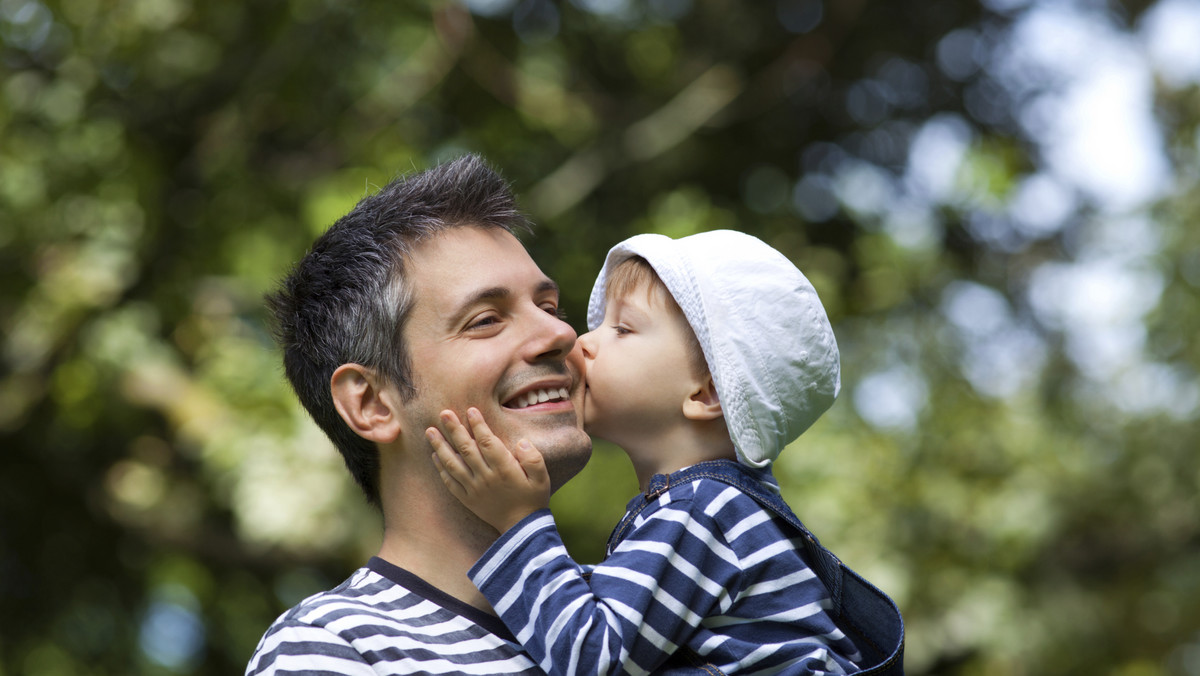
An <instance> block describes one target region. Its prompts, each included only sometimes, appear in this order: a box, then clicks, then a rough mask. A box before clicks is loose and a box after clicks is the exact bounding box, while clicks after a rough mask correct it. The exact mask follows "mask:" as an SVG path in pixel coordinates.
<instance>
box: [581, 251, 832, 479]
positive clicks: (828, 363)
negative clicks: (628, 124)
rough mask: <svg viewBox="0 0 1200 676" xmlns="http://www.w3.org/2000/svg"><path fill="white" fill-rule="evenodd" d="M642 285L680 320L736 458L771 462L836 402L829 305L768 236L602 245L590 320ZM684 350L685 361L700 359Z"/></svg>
mask: <svg viewBox="0 0 1200 676" xmlns="http://www.w3.org/2000/svg"><path fill="white" fill-rule="evenodd" d="M630 259H633V260H634V261H635V262H634V263H633V264H629V263H626V261H628V260H630ZM638 259H641V260H642V261H644V263H636V261H637V260H638ZM643 287H645V288H646V289H647V291H646V293H650V294H651V296H649V298H650V299H653V298H654V295H653V294H655V293H658V294H660V295H661V297H662V298H663V299H665V300H664V301H663V307H664V308H665V309H668V310H671V309H674V308H678V312H679V313H681V314H682V316H683V318H684V319H685V320H686V322H687V325H688V327H689V328H690V329H691V330H690V331H687V332H686V334H687V335H688V336H689V337H690V339H691V340H693V341H694V344H697V345H699V348H700V352H701V354H702V355H703V363H704V364H705V365H706V370H707V371H708V373H711V375H712V380H713V382H714V383H715V386H716V390H717V394H718V395H719V399H720V403H721V407H722V409H723V412H724V416H725V422H726V425H727V426H728V429H729V434H730V437H731V438H732V439H733V442H734V446H735V447H736V450H737V456H738V459H739V460H740V461H741V462H743V463H745V464H747V465H750V466H753V467H763V466H766V465H768V464H769V463H770V462H771V461H773V460H774V459H775V458H776V457H777V456H778V455H779V452H780V451H781V450H782V449H783V447H784V446H786V445H787V444H788V443H791V442H792V441H793V440H795V439H796V438H797V437H798V436H800V434H801V433H802V432H804V430H806V429H808V427H809V426H810V425H812V423H813V422H815V421H816V419H817V418H818V417H820V416H821V414H822V413H824V412H825V411H826V410H827V409H828V408H829V407H830V406H831V405H832V404H833V401H834V399H835V398H836V397H837V394H838V392H839V390H840V388H841V372H840V364H839V356H838V348H837V342H836V340H835V339H834V336H833V329H832V327H831V326H830V324H829V319H828V317H827V316H826V314H825V309H824V307H822V305H821V302H820V299H819V298H817V294H816V291H815V290H814V289H813V287H812V284H810V283H809V281H808V279H806V278H805V277H804V275H803V274H802V273H801V272H800V270H798V269H797V268H796V266H795V265H793V264H792V263H791V261H789V260H788V259H787V258H786V257H784V256H783V255H782V254H780V253H779V252H778V251H776V250H775V249H772V248H771V247H770V246H768V245H767V244H766V243H764V242H762V241H761V240H759V239H757V238H755V237H752V236H750V235H747V234H744V233H740V232H735V231H730V230H716V231H712V232H705V233H700V234H697V235H691V236H689V237H683V238H680V239H677V240H673V239H670V238H669V237H666V236H663V235H653V234H646V235H637V236H635V237H631V238H630V239H627V240H625V241H624V242H621V243H620V244H617V245H616V246H614V247H613V248H612V249H611V250H610V251H609V252H608V257H607V259H606V260H605V264H604V268H603V270H601V272H600V275H599V276H598V278H597V279H596V284H595V286H594V287H593V288H592V295H591V299H590V302H589V305H588V327H589V328H590V329H592V330H595V329H596V328H597V327H599V326H601V325H602V324H603V323H604V322H605V315H606V310H608V309H609V308H608V304H609V303H613V302H615V301H619V300H621V299H624V298H627V297H628V294H629V293H631V292H634V293H636V291H635V290H636V289H641V288H643ZM656 290H657V291H656ZM685 344H686V341H685ZM682 357H683V358H684V360H685V363H687V364H688V366H687V367H686V368H692V367H693V366H698V365H699V361H698V360H695V359H694V358H688V357H687V355H686V353H685V354H684V355H682ZM646 376H647V378H648V376H649V374H646ZM590 377H591V376H590V374H589V378H590ZM638 386H639V387H640V386H641V385H638ZM630 387H631V391H635V390H634V386H633V385H630Z"/></svg>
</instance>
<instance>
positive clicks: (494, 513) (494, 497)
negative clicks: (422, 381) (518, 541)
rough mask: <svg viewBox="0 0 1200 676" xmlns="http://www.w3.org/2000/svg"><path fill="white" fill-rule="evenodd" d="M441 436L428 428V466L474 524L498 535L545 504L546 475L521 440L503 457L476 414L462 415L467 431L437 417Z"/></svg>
mask: <svg viewBox="0 0 1200 676" xmlns="http://www.w3.org/2000/svg"><path fill="white" fill-rule="evenodd" d="M441 423H442V427H443V428H444V429H445V432H443V431H442V430H439V429H437V428H436V427H430V428H429V429H427V430H425V436H426V437H427V438H428V439H429V442H430V444H432V445H433V450H434V453H433V462H434V464H435V465H436V466H437V468H438V471H439V473H440V474H441V477H442V482H443V483H445V484H446V488H448V489H449V490H450V492H451V493H452V494H453V495H454V497H456V498H458V499H459V501H460V502H462V503H463V504H464V505H466V506H467V508H468V509H470V510H471V511H472V512H474V513H475V515H476V516H478V517H479V518H480V519H482V520H484V521H486V522H487V523H488V524H490V525H491V526H492V527H493V528H495V529H496V530H497V531H499V532H501V533H503V532H505V531H507V530H508V529H509V528H511V527H512V526H514V525H515V524H516V523H517V522H519V521H521V519H524V518H525V517H527V516H529V515H530V514H532V513H533V512H535V511H537V510H539V509H544V508H546V507H547V506H549V504H550V475H549V473H548V472H547V470H546V462H545V460H544V459H543V458H542V454H541V453H540V452H539V451H538V450H537V449H536V448H534V447H533V445H532V444H530V443H529V442H528V441H526V440H524V439H522V440H521V441H519V442H518V443H517V446H516V448H515V449H514V450H513V451H512V452H509V450H508V447H507V446H505V445H504V442H502V441H500V439H499V438H498V437H497V436H496V435H494V434H492V430H491V429H490V428H489V427H488V426H487V423H486V422H484V420H483V415H482V414H480V412H479V410H478V409H475V408H469V409H467V423H468V425H470V429H468V428H467V427H466V426H464V425H463V424H462V423H461V422H459V420H458V416H456V415H455V414H454V412H453V411H442V414H441Z"/></svg>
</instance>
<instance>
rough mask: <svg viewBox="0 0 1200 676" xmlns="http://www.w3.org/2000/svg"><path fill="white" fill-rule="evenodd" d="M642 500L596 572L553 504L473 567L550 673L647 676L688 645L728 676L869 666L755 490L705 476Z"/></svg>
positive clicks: (485, 590)
mask: <svg viewBox="0 0 1200 676" xmlns="http://www.w3.org/2000/svg"><path fill="white" fill-rule="evenodd" d="M768 485H771V486H772V487H773V488H774V490H776V491H777V490H778V488H777V487H776V486H775V485H774V484H773V479H772V480H771V481H770V482H768ZM629 508H630V511H629V512H628V513H627V514H626V517H625V518H624V519H622V526H625V525H626V522H628V524H627V525H628V529H627V531H626V533H625V534H624V535H622V536H621V537H619V538H618V539H617V541H616V542H614V543H610V547H609V552H608V555H607V557H606V558H605V560H604V562H603V563H601V564H599V565H597V566H595V567H594V568H592V569H591V570H590V577H589V576H588V575H586V574H585V573H587V572H588V571H587V570H586V569H585V568H584V567H581V566H579V565H578V564H576V563H575V562H574V561H573V560H571V558H570V557H569V555H568V553H567V551H566V549H565V548H564V547H563V543H562V540H561V538H560V537H559V534H558V531H557V529H556V528H555V525H554V519H553V517H552V516H551V515H550V512H549V511H548V510H541V511H538V512H535V513H534V514H531V515H530V516H529V517H527V518H526V519H524V520H523V521H521V522H520V523H519V524H517V525H516V526H514V527H513V528H511V529H509V531H508V532H506V533H505V534H504V535H503V536H501V538H500V540H498V541H497V542H496V543H495V544H494V545H493V546H492V547H491V548H490V549H489V550H488V552H487V553H486V554H485V555H484V557H483V558H481V559H480V560H479V561H478V562H477V563H476V564H475V566H474V567H473V568H472V569H471V572H470V576H471V579H472V581H474V582H475V584H476V586H477V587H479V589H480V590H481V591H482V592H483V594H484V596H486V597H487V599H488V600H489V601H490V602H491V603H492V606H493V607H494V608H495V609H496V611H497V612H498V613H499V614H500V617H501V618H502V619H503V620H504V621H505V623H506V624H508V626H509V627H510V628H511V629H512V630H513V632H514V633H515V634H516V636H517V639H518V640H519V641H520V642H521V643H522V644H523V645H524V646H525V648H526V650H528V651H529V654H530V655H531V656H533V658H534V660H535V661H536V662H538V664H539V665H540V666H541V667H542V669H544V670H545V671H546V672H547V673H549V674H572V675H574V674H609V673H630V674H647V673H650V672H652V671H654V670H655V669H658V668H661V667H662V666H663V665H664V664H665V663H666V661H667V659H668V657H670V656H671V655H672V654H673V653H675V652H676V650H678V649H679V648H680V646H686V649H688V650H690V651H692V652H694V653H695V654H697V655H699V656H700V657H702V658H703V659H704V661H705V662H706V663H708V664H712V665H714V666H716V667H717V668H719V669H721V670H722V671H723V672H725V673H726V674H784V673H786V674H842V673H853V672H855V671H858V667H857V666H856V665H855V662H856V661H857V660H859V659H861V658H860V657H859V655H858V653H857V650H856V649H855V647H854V644H853V642H852V641H851V640H850V639H849V638H847V637H846V636H845V634H843V633H842V632H841V630H839V629H838V628H837V627H836V626H835V625H834V623H833V620H832V619H831V618H830V617H829V614H828V612H827V610H828V608H829V606H830V600H829V593H828V591H827V590H826V588H825V586H824V584H823V583H822V582H821V581H820V580H819V579H817V577H816V575H815V574H814V573H813V571H812V570H811V569H810V568H809V566H808V564H807V563H806V562H805V560H804V557H803V554H802V551H803V547H802V546H801V543H800V542H799V540H797V541H792V540H791V539H789V538H790V537H791V536H792V534H793V533H794V531H793V530H791V529H790V528H789V527H788V526H787V525H786V524H785V523H784V522H783V521H782V520H780V519H778V517H776V516H774V515H773V514H772V513H771V512H769V511H767V510H765V509H763V508H762V507H761V506H760V505H759V504H758V503H757V502H756V501H755V500H754V499H753V498H751V497H750V496H748V495H746V494H745V493H743V492H741V491H740V490H738V489H736V488H734V487H732V486H730V485H728V484H726V483H723V482H720V481H715V480H712V479H697V480H695V481H691V482H684V483H680V484H678V485H672V486H671V487H670V488H669V489H668V490H667V491H666V492H664V493H662V494H661V495H659V496H658V497H657V498H655V499H652V500H649V501H647V499H646V498H645V497H644V495H640V496H638V497H637V498H634V499H633V500H632V501H631V502H630V503H629ZM639 509H640V510H641V511H640V513H636V515H635V512H636V510H639ZM797 537H798V536H797Z"/></svg>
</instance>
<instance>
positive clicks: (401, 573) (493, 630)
mask: <svg viewBox="0 0 1200 676" xmlns="http://www.w3.org/2000/svg"><path fill="white" fill-rule="evenodd" d="M541 673H542V672H541V671H540V670H539V669H538V668H537V667H536V666H535V665H534V663H533V662H532V661H531V660H530V659H529V657H528V656H527V655H526V654H525V652H524V651H523V650H522V649H521V646H520V645H517V643H516V642H515V641H514V639H513V636H512V634H511V632H509V631H508V629H507V628H506V627H505V626H504V624H503V623H502V622H501V621H500V620H499V619H498V618H496V617H495V616H493V615H489V614H487V613H485V612H483V611H481V610H479V609H477V608H474V607H472V606H470V605H468V604H466V603H463V602H462V601H459V600H458V599H455V598H453V597H451V596H449V595H447V594H445V593H444V592H441V591H439V590H438V589H436V588H434V587H432V586H431V585H429V584H428V583H427V582H425V581H423V580H421V579H420V578H418V577H417V576H415V575H413V574H412V573H409V572H408V571H406V570H403V569H401V568H397V567H396V566H394V565H392V564H390V563H388V562H386V561H384V560H382V559H379V558H372V559H371V560H370V561H369V562H368V563H367V565H366V566H365V567H363V568H360V569H358V570H357V571H356V572H355V573H354V574H353V575H352V576H350V578H349V579H348V580H346V581H345V582H343V583H342V584H341V585H339V586H337V587H335V588H334V589H331V590H329V591H327V592H322V593H320V594H316V595H314V596H311V597H309V598H307V599H305V600H304V601H302V602H301V603H299V604H298V605H296V607H294V608H292V609H291V610H289V611H288V612H286V613H284V614H283V615H281V616H280V617H279V619H277V620H276V621H275V623H274V624H272V625H271V627H270V628H269V629H268V630H267V633H266V634H265V635H264V636H263V638H262V640H261V641H260V642H259V644H258V648H257V649H256V650H255V651H254V656H253V657H252V658H251V659H250V663H249V665H248V666H247V667H246V674H247V676H250V675H251V674H272V675H277V674H306V675H312V674H339V675H341V674H353V675H357V674H361V675H363V676H377V675H378V674H480V675H487V676H492V675H494V674H530V675H533V674H541Z"/></svg>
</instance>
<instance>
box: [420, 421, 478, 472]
mask: <svg viewBox="0 0 1200 676" xmlns="http://www.w3.org/2000/svg"><path fill="white" fill-rule="evenodd" d="M425 437H426V438H427V439H429V444H430V445H431V446H433V456H434V458H436V459H437V461H438V463H439V465H440V467H441V468H442V469H443V470H445V471H446V472H448V473H449V474H450V476H452V477H454V478H455V479H456V480H459V481H468V480H470V479H471V478H473V477H474V476H475V472H474V471H473V470H472V469H471V467H470V466H469V465H468V464H467V463H466V462H464V461H463V457H462V456H461V455H459V453H458V451H457V450H455V449H454V447H453V446H451V445H450V443H449V442H447V441H446V437H445V436H443V435H442V431H441V430H439V429H438V428H436V427H430V428H429V429H427V430H425Z"/></svg>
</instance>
